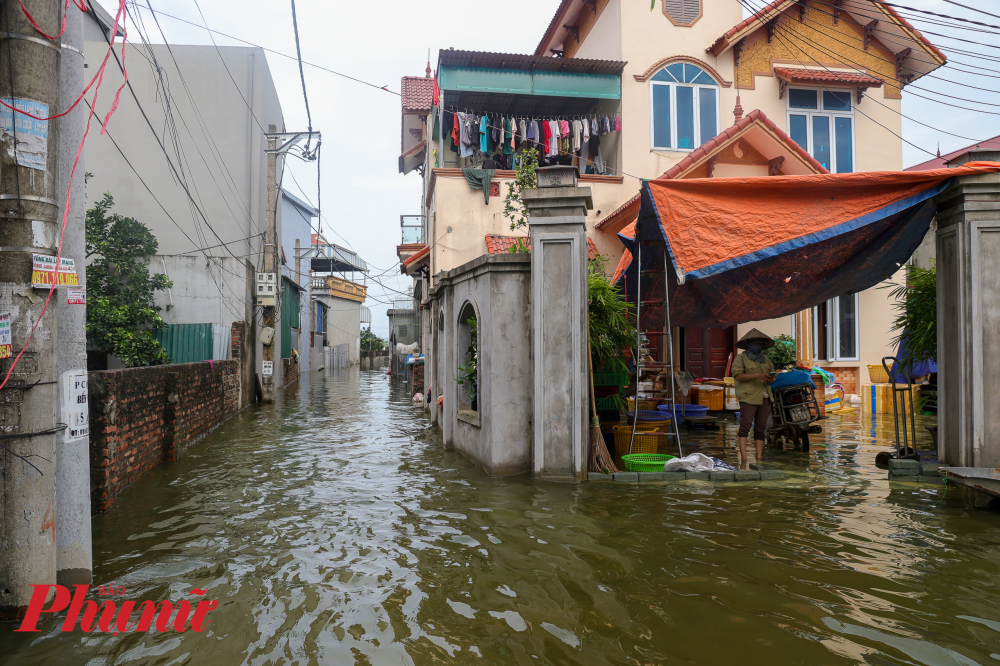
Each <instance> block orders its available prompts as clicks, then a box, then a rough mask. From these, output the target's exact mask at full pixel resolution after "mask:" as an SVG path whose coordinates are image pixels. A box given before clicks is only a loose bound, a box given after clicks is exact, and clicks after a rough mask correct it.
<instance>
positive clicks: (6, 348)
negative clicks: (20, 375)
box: [0, 312, 11, 358]
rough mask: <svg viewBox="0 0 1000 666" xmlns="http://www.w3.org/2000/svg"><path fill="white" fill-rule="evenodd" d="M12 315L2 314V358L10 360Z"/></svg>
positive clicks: (0, 322)
mask: <svg viewBox="0 0 1000 666" xmlns="http://www.w3.org/2000/svg"><path fill="white" fill-rule="evenodd" d="M10 356H11V343H10V313H9V312H0V358H10Z"/></svg>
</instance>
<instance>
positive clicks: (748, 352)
mask: <svg viewBox="0 0 1000 666" xmlns="http://www.w3.org/2000/svg"><path fill="white" fill-rule="evenodd" d="M773 346H774V340H772V339H771V338H770V337H768V336H766V335H764V334H763V333H761V332H760V331H758V330H757V329H756V328H752V329H750V331H748V332H747V334H746V335H744V336H743V337H742V338H740V340H739V342H737V343H736V347H737V348H739V349H742V350H743V352H742V353H741V354H740V355H739V356H737V357H736V360H735V361H733V369H732V375H733V378H734V379H735V380H736V399H737V400H739V401H740V432H739V444H740V463H741V467H743V468H746V467H747V465H748V461H747V437H748V436H749V435H750V430H751V427H752V428H753V435H754V443H755V444H756V445H757V463H758V464H760V463H762V462H764V436H765V432H766V430H767V419H768V417H769V416H770V415H771V401H772V399H773V396H772V395H771V387H770V384H771V382H773V381H774V364H773V363H772V362H771V359H769V358H768V357H767V356H765V355H764V350H765V349H767V348H769V347H773Z"/></svg>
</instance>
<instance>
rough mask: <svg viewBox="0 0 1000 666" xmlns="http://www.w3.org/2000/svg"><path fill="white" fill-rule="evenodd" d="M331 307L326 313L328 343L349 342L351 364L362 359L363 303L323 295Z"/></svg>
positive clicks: (323, 298)
mask: <svg viewBox="0 0 1000 666" xmlns="http://www.w3.org/2000/svg"><path fill="white" fill-rule="evenodd" d="M321 298H322V300H323V302H324V303H326V304H327V306H328V307H329V309H328V310H327V313H326V343H327V345H329V346H330V347H336V346H337V345H340V344H344V343H347V344H348V346H349V349H350V360H349V363H350V364H351V365H353V364H355V363H357V362H358V361H359V360H360V359H361V303H358V302H357V301H351V300H347V299H346V298H336V297H334V296H322V297H321Z"/></svg>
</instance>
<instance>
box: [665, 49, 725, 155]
mask: <svg viewBox="0 0 1000 666" xmlns="http://www.w3.org/2000/svg"><path fill="white" fill-rule="evenodd" d="M649 117H650V136H651V141H650V143H651V147H652V148H653V149H654V150H694V149H695V148H697V147H698V146H700V145H701V144H703V143H705V142H706V141H708V140H709V139H711V138H712V137H714V136H716V135H717V134H718V133H719V84H718V83H716V81H715V79H713V78H712V77H711V76H709V75H708V74H707V73H706V72H705V70H703V69H702V68H700V67H697V66H695V65H692V64H690V63H686V62H675V63H673V64H672V65H667V66H666V67H664V68H663V69H661V70H660V71H659V72H657V73H656V74H654V75H653V77H652V78H651V79H650V81H649Z"/></svg>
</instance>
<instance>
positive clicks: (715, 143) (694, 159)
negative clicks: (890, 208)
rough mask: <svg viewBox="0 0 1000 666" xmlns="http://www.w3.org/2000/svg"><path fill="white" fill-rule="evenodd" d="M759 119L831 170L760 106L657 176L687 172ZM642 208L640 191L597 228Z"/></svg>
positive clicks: (810, 160)
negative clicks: (775, 122)
mask: <svg viewBox="0 0 1000 666" xmlns="http://www.w3.org/2000/svg"><path fill="white" fill-rule="evenodd" d="M755 122H759V123H761V124H762V125H764V126H765V127H767V128H768V129H769V130H771V131H772V132H774V134H775V136H777V137H778V138H779V139H780V140H782V141H784V142H785V144H786V145H787V146H788V147H789V148H790V149H792V150H793V151H795V153H796V154H797V155H798V156H799V157H801V158H802V159H803V160H804V161H805V162H807V163H808V164H809V165H810V166H812V168H813V169H815V170H816V173H830V172H829V171H828V170H827V169H826V168H824V167H823V165H822V164H820V163H819V162H817V161H816V159H815V158H813V156H812V155H810V154H809V153H807V152H806V151H805V149H804V148H802V146H800V145H799V144H797V143H796V142H795V141H794V140H792V138H791V137H790V136H788V135H787V134H785V132H784V131H783V130H782V129H781V128H780V127H778V126H777V125H775V124H774V122H773V121H772V120H771V119H770V118H768V117H767V116H766V115H764V112H763V111H761V110H760V109H754V110H753V111H751V112H750V113H748V114H747V115H745V116H743V118H741V119H740V120H739V121H738V122H737V123H736V124H735V125H733V126H732V127H730V128H728V129H726V130H724V131H723V132H722V133H721V134H719V135H718V136H716V137H713V138H711V139H709V140H708V141H706V142H705V143H703V144H702V145H701V146H699V147H698V148H695V149H694V150H693V151H691V152H690V153H689V154H688V155H687V157H685V158H684V159H682V160H681V161H680V162H678V163H677V164H675V165H674V166H672V167H670V168H669V169H667V171H666V172H665V173H664V174H663V175H662V176H660V177H659V178H658V179H657V180H663V179H672V178H677V177H678V176H680V175H681V174H682V173H684V172H685V171H687V170H688V169H690V168H691V167H692V166H694V165H695V164H697V163H698V162H699V161H701V160H702V159H703V158H704V157H705V156H706V155H709V154H711V153H712V151H714V150H715V149H716V148H718V147H719V146H721V145H723V144H724V143H726V142H727V141H728V140H729V139H731V138H733V137H735V136H736V135H738V134H740V133H742V132H743V130H745V129H746V128H747V127H749V126H750V125H752V124H753V123H755ZM638 212H639V195H638V194H637V195H635V196H634V197H632V198H631V199H629V200H628V201H626V202H625V203H624V204H622V205H621V206H619V208H618V209H617V210H615V211H614V212H613V213H611V214H610V215H608V216H607V217H605V218H604V219H603V220H601V221H600V222H598V223H597V227H596V228H597V229H603V228H606V227H608V226H610V225H611V224H613V223H614V222H615V221H618V220H621V219H622V218H625V217H631V216H632V215H635V214H637V213H638Z"/></svg>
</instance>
